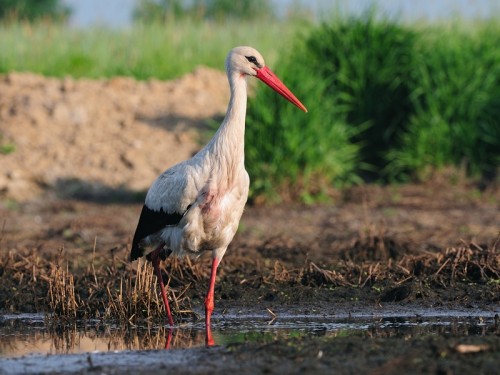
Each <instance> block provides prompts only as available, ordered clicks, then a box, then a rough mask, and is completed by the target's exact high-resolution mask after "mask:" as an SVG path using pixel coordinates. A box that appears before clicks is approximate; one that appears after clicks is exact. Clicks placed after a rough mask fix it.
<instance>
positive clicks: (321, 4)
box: [63, 0, 500, 27]
mask: <svg viewBox="0 0 500 375" xmlns="http://www.w3.org/2000/svg"><path fill="white" fill-rule="evenodd" d="M271 1H272V2H273V3H274V4H275V5H276V6H277V7H281V8H286V7H289V6H292V4H294V3H299V4H302V5H303V6H308V7H310V8H312V10H313V11H314V13H315V14H317V15H320V14H325V13H328V12H329V11H330V10H331V9H332V8H337V9H340V10H341V11H342V12H343V13H360V12H363V10H364V9H366V8H367V7H369V6H370V4H372V3H375V4H377V6H378V8H379V9H380V10H381V11H382V12H384V13H385V14H387V15H390V16H392V17H398V18H402V19H404V20H418V19H426V20H432V21H434V20H441V19H449V18H453V17H456V16H461V17H465V18H488V17H491V16H495V15H500V2H499V1H497V0H271ZM63 2H64V3H66V4H68V5H70V6H71V8H72V9H73V17H72V20H71V24H72V25H74V26H79V27H87V26H92V25H95V24H99V25H106V26H109V27H122V26H126V25H127V24H128V23H129V22H130V19H131V14H132V9H133V8H134V5H135V3H136V0H105V1H103V0H63Z"/></svg>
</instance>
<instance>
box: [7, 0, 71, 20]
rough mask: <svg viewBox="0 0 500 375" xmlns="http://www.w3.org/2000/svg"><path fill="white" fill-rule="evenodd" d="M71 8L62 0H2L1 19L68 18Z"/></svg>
mask: <svg viewBox="0 0 500 375" xmlns="http://www.w3.org/2000/svg"><path fill="white" fill-rule="evenodd" d="M69 14H70V9H69V8H68V7H67V6H65V5H63V4H62V3H61V1H60V0H0V19H10V20H12V19H15V20H29V21H33V20H36V19H39V18H48V19H51V20H66V19H67V18H68V16H69Z"/></svg>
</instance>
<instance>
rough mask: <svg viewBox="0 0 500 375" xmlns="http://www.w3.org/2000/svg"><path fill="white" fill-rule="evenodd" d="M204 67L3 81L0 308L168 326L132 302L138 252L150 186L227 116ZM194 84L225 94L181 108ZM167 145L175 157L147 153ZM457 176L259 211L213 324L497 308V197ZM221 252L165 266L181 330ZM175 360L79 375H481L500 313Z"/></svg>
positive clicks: (231, 261) (491, 355) (103, 367)
mask: <svg viewBox="0 0 500 375" xmlns="http://www.w3.org/2000/svg"><path fill="white" fill-rule="evenodd" d="M204 72H205V70H204V69H203V68H201V69H200V70H198V71H197V72H195V73H194V74H193V75H189V76H186V77H184V78H183V79H180V80H178V81H176V82H174V83H172V82H166V83H165V82H148V83H138V82H135V81H132V80H128V79H116V80H103V81H73V80H71V79H66V80H54V79H45V78H42V77H39V76H33V75H29V74H28V75H23V74H21V75H10V76H5V77H3V78H2V79H0V86H2V87H0V88H1V90H2V92H3V93H5V95H3V96H2V98H1V99H0V119H1V122H0V130H1V132H2V134H3V137H2V139H1V142H2V144H3V145H11V144H12V145H14V146H15V150H14V152H11V153H9V154H7V155H2V154H0V158H1V159H0V160H1V164H2V168H1V173H0V191H1V194H2V200H1V203H0V252H1V255H2V256H1V259H0V311H1V312H2V313H12V312H13V313H18V312H45V313H47V314H48V315H50V316H52V317H53V318H55V319H56V320H57V319H59V322H61V321H63V322H67V321H69V320H71V319H88V318H97V319H101V320H106V319H109V320H113V321H120V319H122V321H123V320H124V319H125V320H127V319H129V320H131V321H132V322H133V323H134V324H144V322H150V321H153V320H154V321H156V322H157V321H161V319H162V316H163V315H162V314H163V312H162V311H161V305H160V304H159V303H158V300H154V298H153V299H152V300H142V299H141V300H140V301H138V302H137V303H134V304H131V303H128V304H127V303H126V301H125V302H124V299H125V300H127V299H128V300H130V299H132V298H135V297H136V296H134V294H133V293H134V292H133V291H132V289H133V288H132V287H133V285H136V284H134V283H136V282H137V280H138V274H139V273H140V267H139V266H138V265H137V263H134V264H129V263H128V261H127V252H128V249H129V248H130V242H131V237H132V235H133V232H134V229H135V226H136V224H137V219H138V215H139V213H140V209H141V205H142V203H141V199H142V198H143V197H144V191H145V189H146V188H147V186H148V185H149V183H150V182H151V180H152V179H153V178H154V176H155V175H156V174H157V173H158V172H160V171H161V170H162V169H163V168H165V167H168V166H169V165H170V164H171V163H174V162H175V161H177V159H176V158H178V159H183V158H184V157H187V156H189V155H190V154H191V153H192V152H193V151H194V150H196V148H197V147H199V146H198V143H197V139H198V138H197V137H198V134H199V133H200V130H202V129H204V127H205V126H206V120H207V119H208V118H211V117H214V116H215V117H217V116H220V114H221V113H222V112H223V108H224V102H225V100H227V98H224V96H225V95H227V93H226V92H225V90H224V85H225V79H224V76H223V75H221V74H219V72H214V71H207V72H208V73H206V74H204ZM197 75H199V76H202V77H205V78H203V79H206V82H205V83H204V87H205V88H208V92H211V91H210V88H212V87H213V90H215V91H213V92H212V95H204V96H201V97H197V99H196V100H198V101H199V104H198V106H194V105H193V106H190V107H189V108H185V107H183V106H182V105H181V103H182V99H183V95H184V98H186V97H192V96H193V95H195V94H194V93H197V92H199V91H200V90H199V89H197V86H196V84H197V83H196V82H198V80H197V79H196V77H197ZM206 77H209V78H206ZM210 77H211V78H210ZM193 85H194V86H193ZM218 93H220V95H219V94H218ZM160 95H163V96H160ZM216 97H217V98H219V99H217V100H218V101H219V102H217V103H216V102H214V101H215V100H216V99H214V98H216ZM221 97H222V99H221ZM196 100H195V102H196ZM148 103H149V104H148ZM176 103H177V104H176ZM165 108H167V109H165ZM162 142H163V143H162ZM160 143H161V144H160ZM89 148H90V150H89ZM156 149H160V150H170V151H169V152H160V153H158V154H156V156H152V154H151V151H152V150H156ZM448 177H449V176H444V177H443V178H442V179H439V178H436V179H434V180H433V181H431V182H429V183H427V184H419V185H403V186H391V187H380V186H361V187H354V188H351V189H347V190H345V191H342V192H339V193H338V196H337V197H336V199H335V201H334V202H333V203H331V204H324V205H312V206H311V205H309V206H304V205H293V204H286V205H284V204H283V205H277V206H271V207H269V206H252V205H249V206H248V207H247V209H246V211H245V213H244V215H243V218H242V223H241V227H240V230H239V232H238V233H237V235H236V237H235V239H234V241H233V243H232V244H231V246H230V248H229V249H228V251H227V254H226V256H225V258H224V260H223V263H222V266H221V267H220V272H219V276H218V280H217V286H216V291H215V295H216V314H217V313H218V314H223V313H224V312H225V311H245V310H248V309H252V311H258V312H260V313H263V314H267V313H269V314H271V312H273V313H276V314H277V315H278V318H279V314H280V312H282V311H284V310H286V309H287V308H297V309H300V311H302V312H303V313H304V314H307V313H311V314H312V313H315V314H316V313H318V312H321V311H328V312H329V314H335V312H336V311H342V312H346V311H347V312H349V311H357V310H359V309H360V308H363V309H365V310H366V309H367V310H371V309H372V310H373V311H374V312H375V313H376V311H380V309H383V308H385V307H387V306H389V307H390V306H394V308H398V306H399V307H404V308H406V309H412V308H414V309H415V310H418V309H419V308H426V309H433V308H435V309H443V308H444V309H462V310H464V309H465V311H467V309H470V311H476V310H477V309H480V310H481V311H485V314H488V316H490V317H492V316H494V315H495V314H497V313H499V312H500V282H499V280H500V253H499V251H500V244H499V242H498V241H499V237H498V236H499V232H500V190H499V189H498V187H495V186H489V187H488V188H487V189H486V190H481V191H480V190H479V189H478V188H477V187H476V186H475V185H474V183H471V182H466V181H463V180H460V179H458V180H457V179H455V178H453V179H450V178H448ZM451 180H453V182H454V183H450V181H451ZM209 258H210V257H209V256H208V254H207V256H203V257H202V258H200V259H198V260H197V261H193V262H177V261H175V260H169V261H167V262H165V264H164V270H165V274H164V277H165V280H166V281H169V283H170V287H171V288H170V290H171V295H170V297H171V298H172V299H173V302H174V307H175V308H174V314H175V318H176V321H178V322H196V321H198V319H199V317H200V316H202V314H203V310H202V306H203V298H204V295H205V293H206V288H207V284H208V274H209V262H210V259H209ZM150 276H151V275H150ZM151 280H154V278H152V276H151ZM121 281H122V283H121V284H120V282H121ZM152 289H153V288H151V287H149V289H147V290H148V291H151V290H152ZM153 292H154V290H153ZM172 292H173V293H172ZM143 294H147V291H145V292H144V293H143ZM58 295H60V296H64V298H57V296H58ZM153 295H154V296H155V297H156V294H155V293H153ZM137 305H140V306H141V308H139V309H137V307H136V306H137ZM147 306H152V307H151V308H150V309H149V310H148V308H147ZM134 308H136V310H134ZM139 310H141V311H142V315H141V311H139ZM145 311H146V312H147V313H146V314H144V312H145ZM269 311H270V312H269ZM486 312H487V313H486ZM132 316H133V318H131V317H132ZM124 317H125V318H124ZM216 318H217V315H215V319H216ZM155 319H156V320H155ZM61 324H62V323H61ZM126 324H128V323H126ZM464 345H465V346H464ZM467 345H470V346H467ZM463 348H469V349H470V348H472V349H471V350H464V349H463ZM186 351H187V352H186ZM140 353H141V355H144V356H148V355H150V356H155V355H158V354H157V352H156V351H151V352H144V353H143V352H140ZM148 353H149V354H148ZM173 353H176V354H172V361H170V362H168V360H167V362H165V361H159V362H154V361H153V362H147V363H142V364H141V363H138V364H136V365H134V364H133V363H132V364H127V367H121V366H120V360H119V359H116V362H113V361H111V363H109V362H106V363H104V364H97V362H95V363H93V362H92V361H89V362H88V366H85V367H83V368H80V369H79V371H80V372H86V373H104V372H105V373H127V372H130V373H132V372H134V373H146V372H148V373H151V372H164V371H165V370H168V369H171V370H175V371H176V372H177V373H186V374H188V373H193V374H205V373H207V374H208V373H213V372H215V371H216V372H219V373H229V372H232V373H234V372H235V371H236V372H238V373H249V374H250V373H276V374H278V373H279V374H282V373H331V372H332V371H335V372H336V373H346V374H347V373H373V374H391V373H401V372H408V373H436V374H459V373H469V372H472V371H474V372H475V373H485V374H486V373H494V372H495V371H496V369H497V368H498V366H499V365H500V336H499V330H498V327H497V326H496V320H495V324H492V325H490V326H488V327H487V329H484V332H482V333H481V334H479V335H477V334H474V335H473V334H468V333H467V332H466V331H460V332H456V333H454V334H444V335H439V334H438V335H435V334H432V335H426V334H422V335H412V336H411V337H381V336H380V335H377V336H376V337H369V336H367V335H366V334H353V335H347V336H343V335H325V336H323V337H322V336H317V335H314V336H308V335H304V336H301V337H292V336H291V337H278V338H276V339H275V340H271V341H266V342H259V341H257V342H256V341H251V342H250V341H249V342H243V343H239V344H231V345H223V346H221V347H217V348H209V349H207V348H203V347H196V348H192V349H175V350H174V351H173ZM179 353H180V354H179ZM186 353H188V354H186ZM186 355H187V357H186ZM178 357H179V358H181V357H182V358H183V359H182V358H181V359H178V360H174V359H175V358H178ZM68 358H69V357H68ZM82 358H84V361H86V360H87V359H85V357H82ZM162 358H164V357H162ZM28 360H29V358H28V359H24V361H28ZM80 360H81V358H80ZM18 361H23V359H19V360H18ZM176 361H177V362H176ZM0 364H1V365H2V366H7V362H5V361H3V362H2V361H0ZM9 366H10V365H9ZM34 366H36V364H35V365H34ZM51 372H56V373H57V372H60V373H64V372H65V370H64V369H61V370H60V371H59V370H52V371H51ZM2 373H9V372H8V371H7V368H6V367H2V368H1V369H0V374H2Z"/></svg>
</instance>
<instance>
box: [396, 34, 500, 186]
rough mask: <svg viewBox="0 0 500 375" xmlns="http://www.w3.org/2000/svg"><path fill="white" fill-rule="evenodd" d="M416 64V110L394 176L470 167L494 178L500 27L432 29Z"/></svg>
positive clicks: (498, 146) (499, 149)
mask: <svg viewBox="0 0 500 375" xmlns="http://www.w3.org/2000/svg"><path fill="white" fill-rule="evenodd" d="M429 34H430V35H427V37H426V38H424V37H423V38H422V40H421V42H420V43H419V50H418V53H417V56H418V57H417V58H416V60H415V62H414V66H415V76H416V77H415V78H416V79H415V80H414V81H413V85H414V87H413V89H412V92H413V95H412V97H411V99H412V105H413V107H414V108H415V110H414V114H413V115H412V117H411V119H410V122H409V126H408V127H407V131H406V132H404V133H402V134H401V135H400V136H401V146H400V147H398V148H393V149H392V150H391V152H390V154H389V161H390V164H389V166H390V173H391V174H392V175H396V176H397V175H401V174H408V175H413V176H416V177H420V178H421V177H423V176H422V172H425V171H426V170H427V169H429V168H432V169H440V168H443V167H447V166H457V167H458V166H465V167H466V170H467V172H468V174H469V175H471V176H481V175H483V176H493V175H494V174H495V173H496V169H497V168H498V166H499V165H500V51H499V50H498V46H499V45H500V29H499V28H498V27H492V26H491V25H489V26H486V27H479V30H478V31H477V33H471V32H464V30H459V29H455V28H453V29H452V30H450V31H447V32H446V31H444V30H442V29H433V30H432V32H429Z"/></svg>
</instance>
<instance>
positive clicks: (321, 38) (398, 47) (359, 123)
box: [307, 13, 416, 178]
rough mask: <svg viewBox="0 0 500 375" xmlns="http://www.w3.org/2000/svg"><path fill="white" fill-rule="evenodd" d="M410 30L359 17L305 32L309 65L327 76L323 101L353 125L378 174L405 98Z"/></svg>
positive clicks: (363, 154) (403, 119)
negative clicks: (307, 33)
mask: <svg viewBox="0 0 500 375" xmlns="http://www.w3.org/2000/svg"><path fill="white" fill-rule="evenodd" d="M415 39H416V35H415V32H413V31H411V30H409V29H407V28H404V27H403V26H400V25H398V24H396V23H394V22H390V21H386V20H378V21H377V20H375V16H374V14H371V13H370V14H368V15H367V16H365V17H362V18H353V19H346V20H338V21H337V22H333V23H329V24H324V25H322V26H321V27H319V28H318V29H316V30H315V31H314V32H313V33H312V34H311V36H310V37H309V38H308V41H307V45H308V50H309V51H310V53H309V55H310V61H309V62H308V64H309V65H312V69H309V70H310V71H311V73H313V74H314V73H315V74H316V75H319V77H321V79H322V80H326V81H327V82H328V87H327V100H325V102H324V105H325V106H334V107H337V108H338V110H337V112H338V115H340V116H342V118H344V119H345V121H346V122H347V123H348V124H349V125H350V126H354V127H356V128H357V129H358V135H357V136H356V137H355V138H354V141H355V142H359V143H360V145H361V149H360V158H361V160H362V161H363V162H364V163H365V165H366V166H370V168H371V169H372V173H367V172H368V171H366V170H365V171H364V175H365V178H367V177H368V178H369V177H371V178H373V177H379V176H380V173H379V171H380V170H381V169H382V168H383V167H384V166H385V164H386V158H385V154H386V152H387V150H388V149H390V148H392V147H394V146H396V144H397V141H398V138H397V135H398V133H399V132H401V131H402V130H405V128H406V126H407V123H408V119H409V117H410V116H411V114H412V111H413V108H412V107H411V103H410V95H409V94H410V91H411V86H412V81H413V77H412V69H413V60H414V57H413V54H414V45H415Z"/></svg>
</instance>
